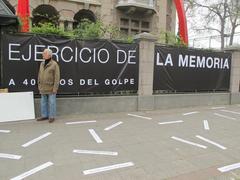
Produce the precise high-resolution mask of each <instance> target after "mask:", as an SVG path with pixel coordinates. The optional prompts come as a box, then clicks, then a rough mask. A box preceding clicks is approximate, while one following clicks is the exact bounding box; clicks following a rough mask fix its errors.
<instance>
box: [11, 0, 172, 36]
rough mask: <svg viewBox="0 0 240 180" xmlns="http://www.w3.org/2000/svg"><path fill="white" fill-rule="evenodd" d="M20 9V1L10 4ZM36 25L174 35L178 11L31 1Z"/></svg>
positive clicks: (137, 0)
mask: <svg viewBox="0 0 240 180" xmlns="http://www.w3.org/2000/svg"><path fill="white" fill-rule="evenodd" d="M8 1H9V3H10V4H11V5H12V6H13V7H14V8H15V10H16V8H17V0H8ZM29 1H30V12H31V21H32V23H33V24H38V23H39V22H45V21H52V22H53V23H55V24H56V25H59V26H60V27H61V28H63V29H65V30H68V29H69V30H71V29H74V28H75V27H77V25H78V24H79V22H80V21H81V19H83V18H87V19H89V20H90V21H96V20H97V19H99V20H101V21H102V22H103V23H104V24H106V25H108V24H111V25H114V26H116V27H118V28H119V29H120V30H121V31H122V32H125V33H126V34H129V35H130V34H137V33H141V32H151V33H153V34H158V33H160V31H163V32H165V31H171V32H174V31H175V21H176V10H175V6H174V3H173V1H172V0H29Z"/></svg>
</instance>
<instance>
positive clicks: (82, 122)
mask: <svg viewBox="0 0 240 180" xmlns="http://www.w3.org/2000/svg"><path fill="white" fill-rule="evenodd" d="M95 122H97V121H95V120H94V121H75V122H67V123H65V124H67V125H72V124H87V123H95Z"/></svg>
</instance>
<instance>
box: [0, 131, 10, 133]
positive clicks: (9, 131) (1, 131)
mask: <svg viewBox="0 0 240 180" xmlns="http://www.w3.org/2000/svg"><path fill="white" fill-rule="evenodd" d="M10 132H11V131H10V130H0V133H10Z"/></svg>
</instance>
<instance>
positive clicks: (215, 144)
mask: <svg viewBox="0 0 240 180" xmlns="http://www.w3.org/2000/svg"><path fill="white" fill-rule="evenodd" d="M196 137H197V138H199V139H201V140H203V141H205V142H208V143H210V144H212V145H214V146H217V147H219V148H220V149H223V150H226V149H227V148H226V147H224V146H222V145H220V144H218V143H216V142H214V141H211V140H209V139H207V138H204V137H202V136H199V135H196Z"/></svg>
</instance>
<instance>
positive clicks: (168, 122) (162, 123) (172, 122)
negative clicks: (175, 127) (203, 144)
mask: <svg viewBox="0 0 240 180" xmlns="http://www.w3.org/2000/svg"><path fill="white" fill-rule="evenodd" d="M182 122H183V121H182V120H179V121H167V122H159V123H158V124H160V125H164V124H175V123H182Z"/></svg>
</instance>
